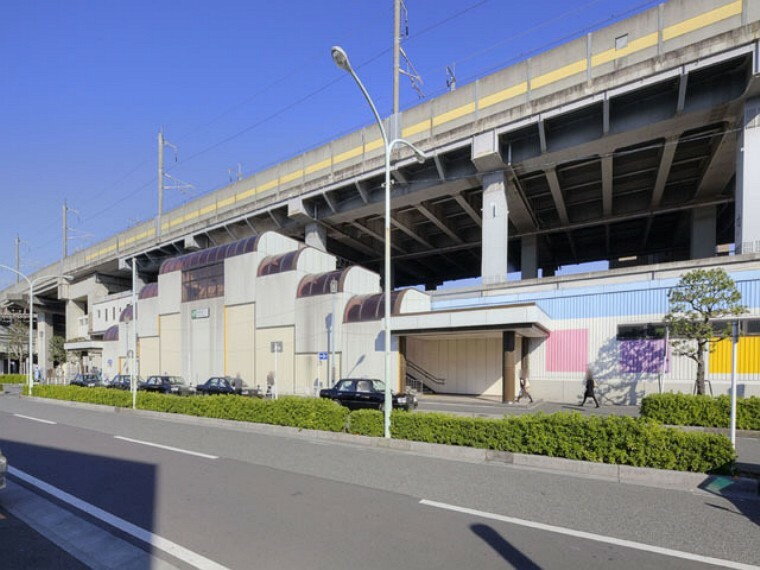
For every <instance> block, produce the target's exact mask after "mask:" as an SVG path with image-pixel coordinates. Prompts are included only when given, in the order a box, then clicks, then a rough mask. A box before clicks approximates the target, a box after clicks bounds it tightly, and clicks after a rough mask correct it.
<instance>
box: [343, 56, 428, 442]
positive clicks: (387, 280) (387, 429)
mask: <svg viewBox="0 0 760 570" xmlns="http://www.w3.org/2000/svg"><path fill="white" fill-rule="evenodd" d="M332 58H333V61H334V62H335V65H337V66H338V67H339V68H341V69H342V70H343V71H347V72H348V73H349V74H351V77H353V78H354V81H355V82H356V84H357V85H358V86H359V89H360V90H361V92H362V94H363V95H364V98H365V99H366V100H367V103H369V106H370V108H371V109H372V114H373V115H374V116H375V121H377V126H378V128H379V129H380V135H381V136H382V138H383V145H384V146H385V272H384V273H385V274H384V277H383V288H384V289H385V291H384V293H385V334H384V340H385V342H384V344H385V377H384V380H385V402H384V404H383V413H384V422H383V425H384V435H385V437H386V438H390V437H391V408H392V407H393V404H392V400H391V383H390V379H391V153H392V152H393V148H394V147H395V146H396V145H403V146H407V147H409V148H410V149H411V150H412V151H413V152H414V154H415V156H416V157H417V160H418V161H419V162H420V163H423V162H425V159H426V158H427V156H426V155H425V153H424V152H423V151H421V150H420V149H418V148H417V147H416V146H414V145H413V144H412V143H410V142H409V141H407V140H404V139H393V140H392V141H390V142H389V141H388V135H387V134H386V132H385V127H384V126H383V121H382V120H381V119H380V115H379V114H378V112H377V108H376V107H375V104H374V102H373V101H372V98H371V97H370V96H369V93H368V92H367V89H366V88H365V87H364V84H363V83H362V82H361V80H360V79H359V76H358V75H356V72H355V71H354V69H353V67H351V62H349V60H348V55H347V54H346V52H345V50H344V49H343V48H342V47H340V46H333V47H332Z"/></svg>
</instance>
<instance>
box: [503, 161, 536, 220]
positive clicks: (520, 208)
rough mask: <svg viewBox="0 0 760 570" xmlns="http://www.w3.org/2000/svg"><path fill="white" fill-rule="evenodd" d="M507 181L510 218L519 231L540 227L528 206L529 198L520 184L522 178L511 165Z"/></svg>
mask: <svg viewBox="0 0 760 570" xmlns="http://www.w3.org/2000/svg"><path fill="white" fill-rule="evenodd" d="M506 182H507V187H506V190H507V205H508V206H509V219H510V220H511V221H512V223H513V224H514V226H515V228H517V231H518V232H530V231H533V230H535V229H536V228H537V227H538V223H537V222H536V218H535V217H534V216H533V213H532V211H531V209H530V207H529V206H528V200H527V199H526V198H525V191H524V190H523V189H522V186H521V185H520V179H519V178H517V176H516V175H515V172H514V170H512V168H511V167H510V168H509V170H508V175H507V176H506Z"/></svg>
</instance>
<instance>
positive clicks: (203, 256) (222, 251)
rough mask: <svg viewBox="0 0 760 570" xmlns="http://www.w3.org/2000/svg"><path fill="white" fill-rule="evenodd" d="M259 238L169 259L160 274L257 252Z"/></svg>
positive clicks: (242, 240)
mask: <svg viewBox="0 0 760 570" xmlns="http://www.w3.org/2000/svg"><path fill="white" fill-rule="evenodd" d="M257 239H258V236H252V237H248V238H245V239H241V240H238V241H233V242H232V243H228V244H225V245H220V246H217V247H210V248H208V249H202V250H201V251H196V252H193V253H188V254H186V255H180V256H179V257H173V258H172V259H167V260H166V261H164V262H163V263H162V264H161V268H160V269H159V270H158V272H159V274H164V273H171V272H172V271H180V270H186V269H194V268H196V267H204V266H206V265H214V264H215V263H219V262H221V261H223V260H225V259H227V258H228V257H234V256H236V255H243V254H244V253H251V252H252V251H256V240H257Z"/></svg>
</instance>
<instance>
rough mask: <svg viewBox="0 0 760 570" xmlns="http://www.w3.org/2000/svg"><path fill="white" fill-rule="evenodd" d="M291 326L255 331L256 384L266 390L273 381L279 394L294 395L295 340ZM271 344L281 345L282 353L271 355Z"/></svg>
mask: <svg viewBox="0 0 760 570" xmlns="http://www.w3.org/2000/svg"><path fill="white" fill-rule="evenodd" d="M294 336H295V334H294V330H293V326H292V325H291V326H285V327H274V328H267V329H257V330H256V356H255V361H256V383H257V384H261V387H262V388H266V386H267V382H268V381H269V382H271V381H272V379H275V380H276V382H277V391H278V393H279V394H293V393H295V390H296V387H297V382H296V380H295V362H294V356H295V351H294V348H295V339H294ZM273 342H280V343H282V352H281V353H277V354H275V353H273V352H272V350H271V346H272V343H273Z"/></svg>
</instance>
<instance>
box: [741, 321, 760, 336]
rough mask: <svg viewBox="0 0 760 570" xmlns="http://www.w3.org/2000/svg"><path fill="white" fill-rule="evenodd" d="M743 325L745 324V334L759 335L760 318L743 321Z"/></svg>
mask: <svg viewBox="0 0 760 570" xmlns="http://www.w3.org/2000/svg"><path fill="white" fill-rule="evenodd" d="M744 326H745V329H744V331H745V332H744V335H745V336H760V320H758V321H745V322H744Z"/></svg>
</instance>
